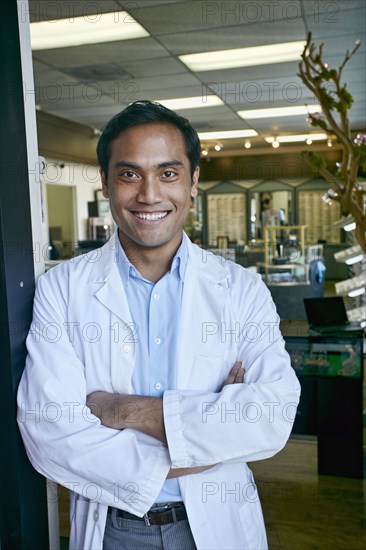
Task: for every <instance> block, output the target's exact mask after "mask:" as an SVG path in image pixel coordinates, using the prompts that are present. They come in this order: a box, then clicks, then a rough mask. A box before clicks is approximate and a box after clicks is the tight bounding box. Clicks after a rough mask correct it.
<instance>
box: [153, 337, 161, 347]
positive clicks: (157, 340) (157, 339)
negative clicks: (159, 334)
mask: <svg viewBox="0 0 366 550" xmlns="http://www.w3.org/2000/svg"><path fill="white" fill-rule="evenodd" d="M154 342H155V344H156V345H157V346H158V345H159V344H160V342H161V340H160V338H155V340H154Z"/></svg>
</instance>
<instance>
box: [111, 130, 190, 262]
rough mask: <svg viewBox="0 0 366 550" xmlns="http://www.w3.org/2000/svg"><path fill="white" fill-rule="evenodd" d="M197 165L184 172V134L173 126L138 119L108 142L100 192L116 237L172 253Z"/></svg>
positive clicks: (186, 163)
mask: <svg viewBox="0 0 366 550" xmlns="http://www.w3.org/2000/svg"><path fill="white" fill-rule="evenodd" d="M198 175H199V168H198V167H197V168H196V169H195V171H194V174H193V181H192V178H191V175H190V163H189V159H188V157H187V154H186V151H185V144H184V139H183V136H182V134H181V132H180V131H179V130H178V128H176V127H175V126H172V125H169V124H156V123H154V124H142V125H138V126H133V127H131V128H128V129H127V130H124V131H123V132H122V133H121V134H120V135H119V136H118V137H117V138H116V139H115V140H113V142H112V143H111V155H110V159H109V165H108V178H106V177H105V174H104V172H103V171H101V177H102V184H103V195H104V196H105V197H106V198H109V199H110V205H111V212H112V214H113V218H114V220H115V222H116V223H117V225H118V227H119V236H120V240H121V243H122V246H123V247H124V249H125V251H126V253H127V255H128V252H127V251H128V250H134V251H138V250H140V251H148V250H149V249H154V250H155V251H156V249H159V250H160V251H161V252H163V253H164V255H165V252H166V254H167V256H169V255H171V257H173V256H174V254H175V251H176V250H177V249H178V247H179V245H180V242H181V239H182V231H183V224H184V220H185V218H186V216H187V214H188V212H189V208H190V204H191V197H195V196H196V195H197V192H198V190H197V184H198Z"/></svg>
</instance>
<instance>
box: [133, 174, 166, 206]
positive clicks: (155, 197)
mask: <svg viewBox="0 0 366 550" xmlns="http://www.w3.org/2000/svg"><path fill="white" fill-rule="evenodd" d="M136 200H137V202H140V203H144V204H156V203H159V202H161V200H162V197H161V189H160V184H159V182H158V181H156V179H155V178H153V177H146V178H144V179H143V180H142V181H141V184H140V187H139V190H138V193H137V197H136Z"/></svg>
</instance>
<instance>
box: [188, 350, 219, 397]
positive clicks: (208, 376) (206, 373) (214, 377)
mask: <svg viewBox="0 0 366 550" xmlns="http://www.w3.org/2000/svg"><path fill="white" fill-rule="evenodd" d="M223 366H224V361H223V356H222V355H204V354H202V353H196V354H195V356H194V359H193V366H192V371H191V376H190V380H189V388H190V389H192V390H207V391H212V392H217V391H220V389H221V385H222V379H223Z"/></svg>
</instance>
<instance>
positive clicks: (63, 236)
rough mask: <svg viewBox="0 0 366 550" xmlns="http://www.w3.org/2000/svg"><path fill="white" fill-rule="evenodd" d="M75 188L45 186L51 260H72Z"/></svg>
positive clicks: (74, 243) (74, 242)
mask: <svg viewBox="0 0 366 550" xmlns="http://www.w3.org/2000/svg"><path fill="white" fill-rule="evenodd" d="M75 191H76V188H75V186H71V185H54V184H48V185H47V210H48V228H49V239H50V246H52V249H51V252H50V254H51V256H52V257H51V258H50V259H53V260H58V259H66V258H72V257H73V252H74V248H75V246H76V244H77V239H76V233H75V228H76V225H75Z"/></svg>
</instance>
